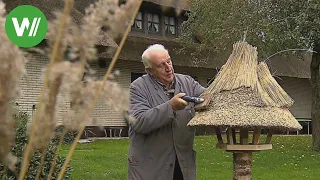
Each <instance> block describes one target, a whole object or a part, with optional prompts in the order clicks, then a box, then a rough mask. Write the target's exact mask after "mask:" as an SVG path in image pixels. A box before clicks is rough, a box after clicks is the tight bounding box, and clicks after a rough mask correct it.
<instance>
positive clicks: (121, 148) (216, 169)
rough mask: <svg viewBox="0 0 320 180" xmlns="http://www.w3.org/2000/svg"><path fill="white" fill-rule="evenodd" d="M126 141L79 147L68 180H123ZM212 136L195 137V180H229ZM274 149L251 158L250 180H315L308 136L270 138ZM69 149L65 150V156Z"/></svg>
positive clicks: (318, 159) (318, 173)
mask: <svg viewBox="0 0 320 180" xmlns="http://www.w3.org/2000/svg"><path fill="white" fill-rule="evenodd" d="M128 144H129V141H128V139H120V140H97V141H95V142H93V143H90V144H79V145H78V146H77V149H76V150H75V152H74V155H73V158H72V160H71V165H72V167H73V169H74V170H73V172H72V175H71V178H72V179H74V180H80V179H98V180H101V179H108V180H119V179H126V174H127V149H128ZM215 144H216V138H215V137H213V136H197V137H196V140H195V150H196V151H197V179H198V180H207V179H232V171H233V164H232V153H229V152H225V151H223V150H220V149H217V148H215ZM272 144H273V149H272V150H268V151H261V152H258V153H254V154H253V169H252V171H253V173H252V176H253V179H261V180H270V179H272V180H284V179H292V180H305V179H308V180H313V179H314V180H318V179H319V177H320V153H319V152H314V151H311V136H273V138H272ZM69 147H70V146H64V147H63V150H62V154H63V155H66V154H67V151H68V148H69Z"/></svg>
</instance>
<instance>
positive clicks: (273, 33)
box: [180, 0, 320, 58]
mask: <svg viewBox="0 0 320 180" xmlns="http://www.w3.org/2000/svg"><path fill="white" fill-rule="evenodd" d="M190 8H191V12H190V13H189V14H188V17H189V19H188V20H187V21H186V22H184V23H183V25H182V36H181V37H180V40H181V41H182V42H184V43H185V44H186V45H190V46H194V45H195V44H198V46H206V47H213V48H214V49H216V50H217V51H223V50H225V49H226V48H227V47H228V48H229V47H232V44H233V43H234V42H236V41H239V40H242V39H243V36H244V32H245V31H246V41H247V42H248V43H250V44H252V45H254V46H256V47H258V52H259V56H260V58H266V57H268V56H270V55H271V54H273V53H275V52H278V51H280V50H284V49H293V48H294V49H296V48H304V49H309V48H312V47H313V46H314V43H315V42H318V41H319V38H320V1H319V0H266V1H260V0H247V1H243V0H235V1H227V0H219V1H218V0H213V1H212V0H193V1H191V2H190Z"/></svg>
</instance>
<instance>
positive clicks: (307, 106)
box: [17, 54, 311, 136]
mask: <svg viewBox="0 0 320 180" xmlns="http://www.w3.org/2000/svg"><path fill="white" fill-rule="evenodd" d="M48 61H49V60H48V57H46V56H43V55H39V54H33V56H32V58H31V59H30V61H29V62H28V63H27V64H26V69H27V75H26V76H25V77H23V78H22V81H21V89H22V94H21V97H20V98H19V99H18V100H17V102H18V103H19V105H20V109H21V110H22V111H26V112H28V113H29V114H30V115H32V112H33V111H32V110H33V105H35V104H36V102H37V100H38V98H39V94H40V91H41V87H42V84H43V81H42V74H43V71H44V67H45V66H46V64H47V63H48ZM109 63H110V60H107V66H108V65H109ZM107 66H106V67H99V66H98V63H94V64H91V67H92V69H93V70H95V71H96V74H95V75H96V78H97V79H100V80H102V79H103V76H104V74H105V72H106V70H107ZM114 69H115V70H120V75H119V76H116V78H115V79H116V81H117V82H119V84H120V85H121V86H122V87H123V88H125V89H127V88H129V85H130V83H131V76H132V73H145V71H144V68H143V64H142V63H141V62H136V61H124V60H119V61H118V62H117V63H116V66H115V68H114ZM174 69H175V72H177V73H182V74H188V75H190V76H192V77H195V78H196V79H197V80H198V82H199V83H200V84H201V85H202V86H204V87H206V86H207V82H208V80H209V79H211V78H212V77H213V76H214V75H215V74H216V72H217V70H215V69H208V68H191V67H182V66H174ZM277 81H278V83H279V84H280V85H281V86H282V87H283V88H284V89H285V91H286V92H287V93H288V94H289V95H290V96H291V97H292V98H293V99H294V100H295V103H294V105H293V106H292V107H291V109H290V110H291V112H292V113H293V115H294V116H295V117H297V118H311V114H310V112H311V85H310V82H309V79H302V78H292V77H281V80H280V79H277ZM68 100H69V98H68V95H66V94H65V95H63V96H60V97H59V98H58V102H59V106H58V107H59V110H58V116H57V117H58V120H59V122H60V123H61V117H62V116H61V115H62V114H63V113H64V112H66V111H67V110H68V109H69V107H70V104H69V102H68ZM93 119H94V121H93V123H91V124H88V127H105V128H109V130H110V128H111V129H114V128H115V129H117V128H120V127H121V128H123V127H127V124H126V122H125V120H124V119H123V117H122V116H121V115H120V114H118V113H116V112H114V111H113V110H112V109H111V108H109V107H107V106H106V105H105V104H104V103H103V102H102V101H98V102H97V104H96V106H95V108H94V110H93ZM126 131H127V128H124V132H123V134H122V135H123V136H126V135H127V132H126ZM105 133H106V132H105ZM102 135H103V134H102Z"/></svg>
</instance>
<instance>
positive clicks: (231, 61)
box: [196, 42, 258, 109]
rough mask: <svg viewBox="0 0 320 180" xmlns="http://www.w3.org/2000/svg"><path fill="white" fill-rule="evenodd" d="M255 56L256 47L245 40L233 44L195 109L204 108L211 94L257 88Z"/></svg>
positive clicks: (256, 54)
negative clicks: (228, 54) (200, 102)
mask: <svg viewBox="0 0 320 180" xmlns="http://www.w3.org/2000/svg"><path fill="white" fill-rule="evenodd" d="M257 56H258V53H257V51H256V48H254V47H252V46H251V45H249V44H248V43H246V42H237V43H235V44H234V45H233V51H232V54H231V55H230V57H229V58H228V61H227V62H226V63H225V65H223V66H222V68H221V71H220V72H219V73H218V74H217V76H216V79H215V80H214V81H213V82H212V84H211V85H210V86H209V87H208V88H207V90H206V91H205V92H204V93H203V94H202V95H201V97H202V98H204V99H205V102H204V103H202V104H200V105H198V106H197V107H196V108H197V109H206V108H207V107H208V106H209V105H210V103H211V99H212V96H213V94H216V93H219V92H222V91H230V90H232V89H237V88H240V87H249V88H251V89H253V90H254V89H257V86H258V82H257V79H258V77H257V65H258V63H257V61H256V60H257Z"/></svg>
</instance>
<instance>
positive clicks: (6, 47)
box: [0, 1, 26, 168]
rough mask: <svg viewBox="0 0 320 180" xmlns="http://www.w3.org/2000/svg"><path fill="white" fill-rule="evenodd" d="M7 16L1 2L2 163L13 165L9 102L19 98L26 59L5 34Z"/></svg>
mask: <svg viewBox="0 0 320 180" xmlns="http://www.w3.org/2000/svg"><path fill="white" fill-rule="evenodd" d="M5 16H6V11H5V4H4V3H3V2H2V1H0V32H1V33H0V42H1V43H0V54H1V55H0V62H1V64H0V162H2V163H5V164H6V165H12V164H10V163H8V161H7V159H8V157H11V156H10V151H11V149H12V147H13V145H14V138H15V131H14V121H13V120H12V118H11V113H10V107H9V102H10V101H11V100H14V99H16V98H17V97H18V96H19V93H20V90H19V85H20V79H21V77H22V75H23V74H24V73H25V67H24V66H25V62H26V59H25V57H24V54H23V53H22V51H20V49H19V48H18V47H17V46H15V45H14V44H12V43H11V41H9V39H8V38H7V36H6V34H5V33H4V32H5V27H4V24H5V18H6V17H5ZM10 162H12V161H10ZM14 163H15V162H14ZM12 167H13V166H9V168H12Z"/></svg>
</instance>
